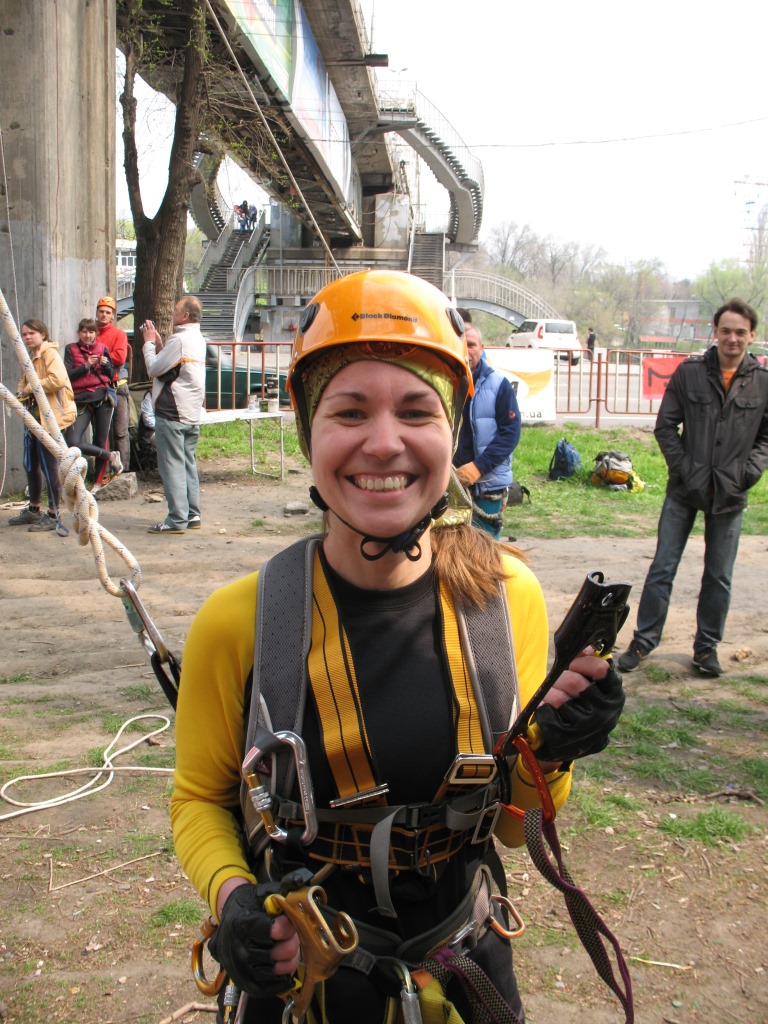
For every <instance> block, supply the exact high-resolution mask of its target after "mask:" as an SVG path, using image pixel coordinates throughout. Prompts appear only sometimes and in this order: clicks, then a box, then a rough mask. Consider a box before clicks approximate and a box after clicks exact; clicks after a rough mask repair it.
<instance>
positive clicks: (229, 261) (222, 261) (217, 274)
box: [200, 230, 251, 292]
mask: <svg viewBox="0 0 768 1024" xmlns="http://www.w3.org/2000/svg"><path fill="white" fill-rule="evenodd" d="M250 236H251V233H250V231H240V230H236V231H233V232H232V234H231V235H230V236H229V241H228V242H227V246H226V248H225V249H224V252H223V253H222V254H221V257H220V258H219V261H218V262H217V263H214V264H213V266H212V267H211V268H210V270H209V271H208V273H207V274H206V275H205V280H204V281H203V284H202V287H201V288H200V291H201V292H225V291H227V289H228V285H227V271H228V270H231V269H232V267H233V266H234V264H235V260H236V258H237V255H238V253H239V252H240V250H241V249H242V247H243V245H244V244H245V243H246V242H247V241H248V239H249V238H250Z"/></svg>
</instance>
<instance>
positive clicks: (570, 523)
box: [197, 420, 768, 540]
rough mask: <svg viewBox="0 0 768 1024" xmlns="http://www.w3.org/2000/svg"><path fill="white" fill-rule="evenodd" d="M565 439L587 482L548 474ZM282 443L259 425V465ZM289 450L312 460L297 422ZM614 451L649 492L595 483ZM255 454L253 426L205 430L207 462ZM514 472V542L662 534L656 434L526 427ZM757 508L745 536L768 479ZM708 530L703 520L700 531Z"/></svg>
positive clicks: (753, 497)
mask: <svg viewBox="0 0 768 1024" xmlns="http://www.w3.org/2000/svg"><path fill="white" fill-rule="evenodd" d="M564 436H565V437H567V438H568V440H569V441H572V442H573V444H575V445H576V447H577V448H578V450H579V452H580V453H581V461H582V467H583V469H582V472H581V474H580V475H579V476H575V477H572V478H571V479H569V480H560V481H552V480H550V479H549V475H548V474H549V462H550V459H551V458H552V453H553V452H554V450H555V445H556V444H557V442H558V441H559V440H560V438H561V437H564ZM279 444H280V440H279V427H278V424H277V422H276V421H273V420H263V421H261V422H256V423H255V424H254V452H255V455H256V460H257V462H258V464H259V465H262V466H263V465H267V464H270V463H272V464H273V463H274V461H275V459H276V458H277V457H278V453H279ZM284 445H285V454H286V455H287V456H289V457H292V458H295V459H298V460H299V461H301V462H303V461H304V457H303V456H302V454H301V450H300V448H299V442H298V437H297V434H296V427H295V425H294V423H293V422H292V421H289V422H286V423H285V425H284ZM609 449H615V450H618V451H623V452H626V453H627V454H628V455H629V456H630V458H631V459H632V465H633V466H634V468H635V471H636V472H637V474H638V475H639V477H640V478H641V480H643V482H644V483H645V488H644V489H643V490H642V491H638V492H628V491H609V490H608V489H607V488H605V487H595V486H593V485H592V484H590V483H589V482H588V478H589V473H590V471H591V469H592V465H593V463H594V458H595V455H597V453H598V452H600V451H606V450H609ZM249 454H250V442H249V434H248V424H247V423H246V422H244V421H241V420H237V421H234V422H232V423H212V424H210V425H209V426H205V427H203V428H202V430H201V433H200V441H199V444H198V447H197V456H198V458H199V459H202V460H205V459H207V458H222V457H223V458H238V459H243V458H247V457H248V456H249ZM514 471H515V479H517V480H519V481H520V483H523V484H525V486H526V487H528V489H529V490H530V492H531V504H530V505H529V504H528V502H527V501H526V503H525V504H524V505H515V506H512V507H510V508H508V509H507V511H506V512H505V515H504V523H505V532H508V533H509V534H511V535H512V536H513V537H516V538H518V539H520V540H523V539H532V538H541V539H546V538H550V537H576V536H593V537H652V536H653V535H654V534H655V532H656V524H657V522H658V517H659V512H660V510H661V505H662V502H663V501H664V493H665V490H666V485H667V466H666V463H665V461H664V458H663V456H662V454H661V452H660V450H659V447H658V445H657V444H656V440H655V438H654V436H653V432H652V431H651V430H650V429H649V430H639V429H637V428H629V427H612V426H610V425H607V426H604V427H601V429H600V430H596V429H595V428H594V427H586V426H582V425H581V424H575V423H565V424H564V425H563V426H560V427H548V426H543V425H531V424H525V425H524V427H523V433H522V437H521V439H520V444H519V445H518V447H517V449H516V450H515V457H514ZM244 472H245V470H244ZM749 502H750V504H749V508H748V510H747V512H746V513H745V515H744V520H743V525H742V532H743V533H744V534H768V474H766V475H764V476H763V478H762V479H761V480H760V482H759V483H758V484H756V485H755V487H753V488H752V490H751V491H750V492H749ZM699 518H701V517H699ZM702 529H703V526H702V524H700V523H699V522H698V521H697V523H696V525H695V526H694V533H697V532H701V530H702Z"/></svg>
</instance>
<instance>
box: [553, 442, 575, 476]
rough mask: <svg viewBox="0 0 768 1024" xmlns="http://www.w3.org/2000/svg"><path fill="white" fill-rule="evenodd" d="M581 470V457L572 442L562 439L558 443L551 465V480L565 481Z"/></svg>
mask: <svg viewBox="0 0 768 1024" xmlns="http://www.w3.org/2000/svg"><path fill="white" fill-rule="evenodd" d="M579 469H581V456H580V455H579V453H578V451H577V450H576V448H574V446H573V445H572V444H571V442H570V441H566V439H565V438H562V439H561V440H560V441H558V442H557V446H556V447H555V454H554V455H553V456H552V459H551V461H550V463H549V479H550V480H564V479H565V478H566V477H569V476H573V474H574V473H575V472H576V471H577V470H579Z"/></svg>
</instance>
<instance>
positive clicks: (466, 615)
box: [455, 583, 520, 752]
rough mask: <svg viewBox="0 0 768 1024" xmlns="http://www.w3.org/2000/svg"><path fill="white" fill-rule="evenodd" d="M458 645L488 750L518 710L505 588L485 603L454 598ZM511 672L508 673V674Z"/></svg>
mask: <svg viewBox="0 0 768 1024" xmlns="http://www.w3.org/2000/svg"><path fill="white" fill-rule="evenodd" d="M455 606H456V617H457V619H458V623H459V633H460V635H461V644H462V647H463V648H464V657H465V659H466V662H467V666H468V668H469V673H470V677H471V679H472V685H473V688H474V691H475V699H476V700H477V705H478V709H479V711H480V716H481V725H482V730H483V739H484V741H485V743H486V749H487V750H488V751H489V752H490V751H492V750H493V748H494V746H495V745H496V740H497V739H498V738H499V737H500V736H502V735H503V734H504V733H505V732H507V730H508V729H509V727H510V725H511V724H512V722H513V721H514V719H515V718H516V717H517V715H518V713H519V710H520V687H519V684H518V681H517V665H516V662H515V648H514V643H513V637H512V624H511V622H510V619H509V607H508V605H507V591H506V588H505V587H504V585H503V584H502V583H499V589H498V593H497V594H496V595H495V596H494V597H493V598H492V599H491V600H490V601H488V603H487V604H486V605H485V607H484V608H478V607H477V606H476V605H465V604H463V603H462V602H460V601H459V600H456V601H455ZM510 673H511V676H510Z"/></svg>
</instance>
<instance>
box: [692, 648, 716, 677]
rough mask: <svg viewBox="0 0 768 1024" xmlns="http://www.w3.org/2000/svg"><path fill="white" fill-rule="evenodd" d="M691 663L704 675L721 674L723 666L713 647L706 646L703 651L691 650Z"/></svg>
mask: <svg viewBox="0 0 768 1024" xmlns="http://www.w3.org/2000/svg"><path fill="white" fill-rule="evenodd" d="M693 664H694V666H695V667H696V668H697V669H698V670H699V672H701V674H702V675H705V676H721V675H722V674H723V667H722V665H721V664H720V662H719V661H718V660H717V651H716V650H715V648H714V647H707V648H706V649H705V650H703V651H694V652H693Z"/></svg>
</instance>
